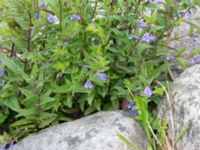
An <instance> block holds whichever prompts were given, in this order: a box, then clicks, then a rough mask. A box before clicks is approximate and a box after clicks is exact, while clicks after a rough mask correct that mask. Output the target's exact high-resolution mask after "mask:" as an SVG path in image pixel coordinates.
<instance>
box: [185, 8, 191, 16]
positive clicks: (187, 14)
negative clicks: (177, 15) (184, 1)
mask: <svg viewBox="0 0 200 150" xmlns="http://www.w3.org/2000/svg"><path fill="white" fill-rule="evenodd" d="M191 15H192V11H191V10H190V9H189V10H188V11H187V12H186V17H190V16H191Z"/></svg>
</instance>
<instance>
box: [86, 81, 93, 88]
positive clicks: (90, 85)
mask: <svg viewBox="0 0 200 150" xmlns="http://www.w3.org/2000/svg"><path fill="white" fill-rule="evenodd" d="M84 87H85V88H86V89H92V88H93V84H92V82H91V81H90V80H87V81H86V82H85V84H84Z"/></svg>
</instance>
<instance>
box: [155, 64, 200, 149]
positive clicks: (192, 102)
mask: <svg viewBox="0 0 200 150" xmlns="http://www.w3.org/2000/svg"><path fill="white" fill-rule="evenodd" d="M169 93H170V95H171V105H172V109H171V110H172V111H170V107H169V105H168V102H167V100H165V101H164V102H163V103H162V104H161V106H160V107H159V108H160V109H159V113H158V118H159V119H167V121H168V125H169V129H168V131H167V133H168V135H169V137H173V133H174V134H175V136H174V137H177V136H178V135H179V134H180V131H181V130H183V128H186V131H185V132H184V134H183V136H182V137H181V138H180V139H179V140H178V142H177V143H176V144H175V147H176V149H177V150H199V149H200V142H199V141H200V65H195V66H192V67H190V68H188V69H187V70H186V71H184V72H183V73H182V74H181V75H180V77H179V78H177V79H176V80H175V81H174V83H173V84H172V87H171V90H170V92H169ZM170 112H172V114H173V115H172V116H173V119H170ZM171 120H173V122H174V123H173V124H174V132H172V131H173V128H172V124H171Z"/></svg>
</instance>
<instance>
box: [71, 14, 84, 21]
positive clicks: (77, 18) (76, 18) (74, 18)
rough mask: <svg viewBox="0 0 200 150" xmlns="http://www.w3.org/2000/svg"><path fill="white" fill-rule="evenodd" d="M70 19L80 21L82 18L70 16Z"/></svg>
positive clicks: (75, 15)
mask: <svg viewBox="0 0 200 150" xmlns="http://www.w3.org/2000/svg"><path fill="white" fill-rule="evenodd" d="M70 19H71V20H80V19H81V17H80V16H79V15H78V14H73V15H71V16H70Z"/></svg>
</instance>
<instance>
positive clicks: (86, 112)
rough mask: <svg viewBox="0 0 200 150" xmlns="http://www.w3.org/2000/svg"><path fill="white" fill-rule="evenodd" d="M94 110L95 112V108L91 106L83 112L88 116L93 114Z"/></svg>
mask: <svg viewBox="0 0 200 150" xmlns="http://www.w3.org/2000/svg"><path fill="white" fill-rule="evenodd" d="M95 110H96V109H95V107H94V106H93V105H91V106H89V107H88V108H87V109H86V110H85V112H84V115H89V114H91V113H92V112H94V111H95Z"/></svg>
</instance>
